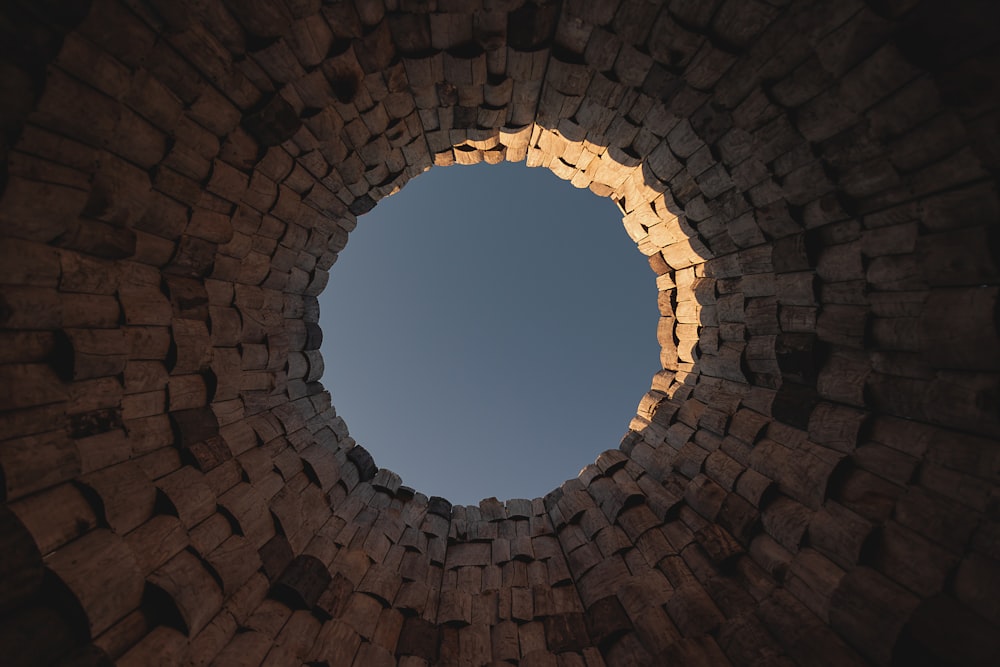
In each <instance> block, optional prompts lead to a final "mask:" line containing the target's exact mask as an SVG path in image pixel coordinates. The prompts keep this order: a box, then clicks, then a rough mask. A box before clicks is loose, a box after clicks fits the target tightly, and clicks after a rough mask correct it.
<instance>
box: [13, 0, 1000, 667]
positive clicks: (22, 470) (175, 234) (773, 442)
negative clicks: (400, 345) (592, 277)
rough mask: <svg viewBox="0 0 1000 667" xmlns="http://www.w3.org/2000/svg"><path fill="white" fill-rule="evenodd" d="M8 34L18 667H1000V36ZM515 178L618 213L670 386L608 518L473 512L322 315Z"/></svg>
mask: <svg viewBox="0 0 1000 667" xmlns="http://www.w3.org/2000/svg"><path fill="white" fill-rule="evenodd" d="M0 17H2V21H0V31H2V39H0V43H2V44H3V45H4V46H3V47H2V49H0V57H2V60H0V83H2V85H3V92H2V100H3V101H2V102H0V109H2V114H0V128H2V130H3V135H2V136H3V139H2V141H0V150H2V151H3V155H2V156H0V162H2V164H3V165H4V167H3V171H2V176H3V179H2V180H3V189H2V195H0V233H2V235H3V236H4V240H3V242H2V245H0V253H2V256H3V257H2V260H0V285H2V288H0V299H2V301H0V326H2V327H3V328H2V330H0V340H2V341H3V344H2V345H0V387H2V389H0V392H2V393H0V396H2V401H0V407H2V408H3V412H2V413H0V438H2V441H0V471H2V487H3V491H2V494H3V495H2V500H3V501H4V502H3V503H2V508H0V526H2V527H0V552H2V553H3V561H2V563H0V614H2V615H3V617H2V621H0V652H2V653H0V654H2V655H3V656H4V660H5V661H9V662H7V663H6V664H10V665H35V664H39V665H41V664H45V665H51V664H72V665H85V664H86V665H90V664H109V663H111V662H117V663H118V664H121V665H153V664H197V665H205V664H217V665H231V664H239V665H265V664H266V665H286V664H287V665H296V666H297V665H303V664H308V665H328V666H330V667H339V666H341V665H357V666H358V667H377V666H382V665H387V666H388V665H400V666H405V667H418V666H421V665H487V664H490V665H500V664H518V665H522V666H523V667H535V666H546V667H556V666H557V667H584V666H586V667H596V666H601V665H607V666H608V667H615V666H623V667H624V666H632V665H668V664H680V665H712V666H714V665H724V664H729V663H731V664H733V665H761V666H763V665H768V666H771V665H793V664H799V665H820V664H828V665H841V664H900V665H914V664H996V662H995V661H996V660H997V657H998V655H1000V640H998V637H1000V635H998V626H1000V604H998V600H1000V595H998V593H1000V524H998V505H997V482H998V480H1000V449H998V442H997V438H998V436H1000V383H998V371H1000V335H998V319H1000V317H998V313H1000V310H998V294H1000V287H998V285H1000V271H998V268H997V266H998V218H1000V202H998V191H997V183H996V175H997V168H998V166H1000V137H998V126H1000V112H998V107H1000V97H998V90H1000V87H998V79H1000V74H998V72H1000V58H998V54H1000V52H998V45H997V40H998V35H997V32H996V30H995V26H996V25H997V24H998V23H1000V21H998V19H1000V11H998V8H997V5H996V4H995V3H993V2H989V1H974V0H962V1H959V2H954V3H952V2H949V3H944V2H934V1H933V0H926V1H924V2H920V1H918V0H871V1H869V2H862V1H861V0H837V1H836V2H831V1H829V0H815V1H812V2H810V1H804V0H803V1H799V0H792V1H788V0H672V1H671V2H654V1H649V0H564V1H563V2H556V1H549V0H384V1H383V0H356V1H355V2H353V3H352V2H347V1H343V2H320V0H94V1H93V2H86V1H82V0H74V1H67V2H35V1H29V0H14V1H12V2H7V3H4V4H3V6H2V7H0ZM502 160H511V161H526V162H527V164H528V165H529V166H541V167H546V168H548V169H550V170H552V171H553V172H554V173H555V174H557V175H558V176H560V177H561V178H563V179H566V180H569V181H571V182H572V183H573V184H574V185H575V186H577V187H581V188H583V187H587V188H590V189H591V190H592V191H594V192H595V193H597V194H599V195H602V196H608V197H611V198H613V199H614V201H615V202H617V203H618V205H619V206H620V208H621V210H622V211H623V214H624V225H625V230H626V232H627V233H628V234H629V235H630V236H631V237H632V238H633V239H634V240H635V242H636V243H637V245H638V247H639V249H640V250H641V251H642V253H643V254H644V255H646V256H647V257H648V258H649V264H650V266H651V268H652V269H653V271H654V272H655V276H656V283H657V286H658V288H659V308H660V312H661V315H662V317H661V320H660V325H659V327H658V331H657V335H658V338H659V341H660V343H661V346H662V355H661V365H662V369H661V370H660V371H659V372H657V373H656V374H655V376H654V377H653V380H652V386H651V388H650V390H649V391H648V392H647V393H646V394H645V395H644V396H643V397H642V399H641V401H640V402H639V407H638V410H637V415H636V416H635V418H634V419H633V420H632V423H631V426H630V430H629V432H628V434H627V435H626V436H625V438H624V440H623V441H622V443H621V446H620V447H619V448H618V449H610V450H608V451H606V452H604V453H602V454H600V455H599V456H598V457H597V459H596V461H595V463H594V464H593V465H590V466H588V467H587V468H585V469H584V470H583V471H582V472H580V474H579V476H578V477H576V478H575V479H570V480H569V481H567V482H566V483H564V484H563V485H562V486H561V487H560V488H558V489H555V490H553V491H552V492H551V493H549V494H548V495H546V496H545V497H544V498H535V499H532V500H521V499H513V500H508V501H506V502H505V503H501V502H498V501H496V500H494V499H488V500H484V501H483V502H481V503H480V504H479V506H478V507H473V506H455V507H453V506H451V504H450V503H449V502H448V501H447V500H445V499H443V498H438V497H430V498H428V497H427V496H425V495H424V494H422V493H419V492H416V491H415V490H413V489H410V488H408V487H406V486H403V485H402V482H401V479H400V477H399V476H398V475H397V474H395V473H393V472H390V471H388V470H384V469H379V468H378V467H377V465H376V464H375V462H374V461H373V459H372V457H371V456H370V455H369V453H368V452H367V451H365V450H364V449H363V448H362V447H361V446H358V445H356V444H355V442H354V440H353V439H352V438H351V437H350V435H349V434H348V430H347V427H346V425H345V424H344V422H343V420H341V419H340V418H339V417H338V416H337V413H336V411H335V409H334V408H333V406H331V404H330V396H329V394H328V393H327V392H326V391H325V390H324V388H323V386H322V385H321V384H320V383H319V378H320V376H321V375H322V372H323V360H322V359H321V358H320V355H319V352H318V350H319V346H320V341H321V336H322V333H321V331H320V329H319V326H318V324H317V321H318V315H319V308H318V305H317V300H316V297H317V295H318V294H319V293H320V292H321V291H322V290H323V288H324V287H325V285H326V283H327V276H328V270H329V269H330V267H331V266H332V265H333V263H334V262H335V261H336V259H337V255H338V253H339V252H340V251H342V250H343V248H344V247H345V244H346V243H347V239H348V235H349V232H350V231H351V230H353V229H354V227H355V225H356V224H357V218H358V216H361V215H362V214H364V213H365V212H367V211H369V210H370V209H371V208H372V207H373V206H374V205H375V204H376V203H377V202H378V201H379V200H380V199H381V198H382V197H384V196H387V195H389V194H391V193H393V192H395V191H396V190H398V189H399V188H400V187H402V186H403V185H404V184H405V183H406V182H407V181H408V179H410V178H411V177H413V176H415V175H417V174H419V173H421V172H423V171H425V170H426V169H428V168H430V167H432V166H445V165H452V164H456V163H457V164H471V163H477V162H482V161H486V162H489V163H495V162H499V161H502ZM641 393H642V390H641V389H640V388H637V396H638V395H640V394H641ZM613 444H614V443H609V445H613ZM442 465H447V462H442ZM567 474H572V471H567ZM427 491H433V489H428V490H427Z"/></svg>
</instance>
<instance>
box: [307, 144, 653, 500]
mask: <svg viewBox="0 0 1000 667" xmlns="http://www.w3.org/2000/svg"><path fill="white" fill-rule="evenodd" d="M320 308H321V321H320V323H321V326H322V328H323V334H324V342H323V348H322V352H323V358H324V361H325V365H326V373H325V375H324V377H323V383H324V385H325V386H326V388H327V389H328V390H329V391H330V393H331V394H332V395H333V403H334V405H335V406H336V408H337V411H338V413H339V414H340V415H341V416H342V417H343V418H344V419H345V420H346V422H347V425H348V428H349V429H350V431H351V435H352V436H353V437H354V438H355V440H357V442H358V443H359V444H361V445H364V446H365V447H366V448H367V449H368V450H369V451H370V452H371V453H372V455H373V456H374V457H375V462H376V463H377V464H378V465H379V466H381V467H385V468H389V469H390V470H393V471H394V472H396V473H398V474H400V475H401V476H402V478H403V483H404V484H406V485H408V486H412V487H414V488H415V489H417V490H418V491H421V492H423V493H426V494H427V495H439V496H444V497H445V498H448V499H449V500H451V501H452V502H453V503H456V504H477V503H478V502H479V500H481V499H482V498H488V497H490V496H496V497H497V498H499V499H501V500H504V499H508V498H533V497H537V496H541V495H544V494H545V493H547V492H549V491H551V490H552V489H553V488H555V487H557V486H559V485H560V484H561V483H562V482H563V481H564V480H566V479H569V478H571V477H575V476H576V474H577V473H578V472H579V470H580V468H582V467H583V466H585V465H587V464H589V463H592V462H593V461H594V459H595V458H596V456H597V455H598V454H599V453H600V452H602V451H604V450H606V449H614V448H616V447H618V444H619V442H620V440H621V437H622V435H624V433H625V431H626V429H627V427H628V423H629V421H630V420H631V418H632V416H633V415H634V414H635V408H636V406H637V404H638V402H639V399H640V398H641V397H642V395H643V393H645V391H646V390H647V389H648V387H649V382H650V379H651V378H652V376H653V374H654V373H655V372H656V370H657V369H658V355H659V349H658V347H657V343H656V321H657V317H658V313H657V308H656V283H655V276H654V274H653V272H652V271H651V270H650V269H649V265H648V264H647V262H646V258H645V257H643V256H642V254H641V253H639V251H638V250H637V249H636V247H635V244H634V243H633V242H632V241H631V240H630V239H629V238H628V236H627V234H626V233H625V230H624V229H623V228H622V224H621V215H620V213H619V212H618V209H617V208H616V207H615V205H614V204H613V203H612V201H611V200H610V199H607V198H600V197H597V196H596V195H594V194H593V193H591V192H590V191H589V190H578V189H576V188H574V187H573V186H572V185H570V184H569V183H568V182H565V181H562V180H561V179H559V178H557V177H556V176H555V175H554V174H552V173H551V172H549V171H548V170H547V169H542V168H536V169H528V168H527V167H525V166H524V164H523V163H517V164H512V163H507V162H505V163H502V164H499V165H487V164H480V165H476V166H472V167H469V166H454V167H448V168H440V167H438V168H433V169H432V170H431V171H429V172H427V173H425V174H422V175H421V176H418V177H417V178H415V179H413V180H411V181H410V182H409V183H408V184H407V185H406V187H404V188H403V189H402V190H401V191H400V192H399V193H397V194H396V195H393V196H392V197H388V198H386V199H383V200H382V201H381V202H379V204H378V205H377V206H376V207H375V208H374V209H373V210H372V211H371V212H370V213H368V214H366V215H364V216H362V217H361V218H360V219H359V221H358V228H357V229H356V230H355V231H354V232H352V233H351V238H350V242H349V243H348V245H347V248H345V249H344V251H343V252H342V253H341V255H340V258H339V259H338V261H337V263H336V264H334V266H333V267H332V269H331V275H330V282H329V285H328V286H327V288H326V290H325V291H324V292H323V294H322V295H321V296H320Z"/></svg>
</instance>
